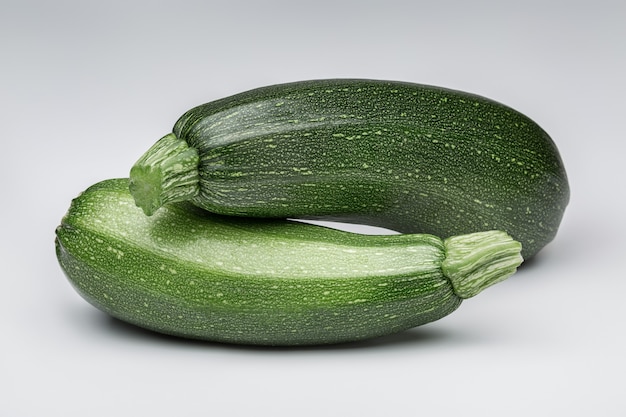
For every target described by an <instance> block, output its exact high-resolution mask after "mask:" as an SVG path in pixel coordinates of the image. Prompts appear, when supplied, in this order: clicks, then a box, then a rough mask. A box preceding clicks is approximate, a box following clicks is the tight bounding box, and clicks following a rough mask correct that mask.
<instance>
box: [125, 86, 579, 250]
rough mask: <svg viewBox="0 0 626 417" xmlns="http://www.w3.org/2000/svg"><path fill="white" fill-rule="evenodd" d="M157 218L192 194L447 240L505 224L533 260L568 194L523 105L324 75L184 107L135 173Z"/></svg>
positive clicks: (209, 202) (232, 211)
mask: <svg viewBox="0 0 626 417" xmlns="http://www.w3.org/2000/svg"><path fill="white" fill-rule="evenodd" d="M130 180H131V192H132V194H133V196H134V198H135V200H136V202H137V204H138V205H139V206H140V207H141V208H142V209H143V210H144V211H145V212H146V214H148V215H150V214H152V213H154V212H155V211H156V210H157V209H158V208H159V207H161V206H162V205H163V204H166V203H168V202H174V201H183V200H188V201H191V202H192V203H194V204H196V205H198V206H200V207H203V208H205V209H207V210H209V211H212V212H215V213H218V214H226V215H236V216H253V217H280V218H290V217H291V218H309V219H311V218H313V219H315V218H317V219H327V220H338V221H343V222H356V223H364V224H370V225H374V226H382V227H386V228H390V229H393V230H396V231H398V232H402V233H430V234H434V235H437V236H440V237H442V238H445V237H449V236H454V235H459V234H466V233H471V232H477V231H483V230H492V229H494V230H503V231H506V232H508V233H509V234H510V235H511V236H513V238H515V239H516V240H518V241H520V242H521V243H522V245H523V247H524V249H523V255H524V257H525V258H526V259H528V258H531V257H532V256H533V255H535V254H536V253H537V252H538V251H539V250H540V249H541V248H542V247H544V246H545V245H546V244H547V243H548V242H550V241H551V240H552V239H553V238H554V236H555V234H556V232H557V230H558V227H559V225H560V222H561V219H562V216H563V213H564V210H565V208H566V206H567V203H568V201H569V185H568V180H567V176H566V173H565V169H564V166H563V163H562V161H561V157H560V155H559V152H558V149H557V148H556V146H555V144H554V142H553V141H552V139H551V138H550V137H549V136H548V134H547V133H546V132H545V131H544V130H543V129H541V128H540V127H539V126H538V125H537V124H536V123H534V122H533V121H532V120H530V119H529V118H528V117H526V116H524V115H522V114H520V113H519V112H517V111H515V110H513V109H511V108H509V107H507V106H505V105H502V104H500V103H497V102H495V101H493V100H489V99H486V98H484V97H479V96H476V95H472V94H469V93H464V92H460V91H453V90H448V89H444V88H439V87H432V86H425V85H419V84H410V83H402V82H391V81H375V80H316V81H305V82H297V83H291V84H282V85H275V86H269V87H263V88H259V89H256V90H252V91H248V92H245V93H241V94H237V95H234V96H232V97H227V98H223V99H220V100H216V101H213V102H211V103H207V104H204V105H201V106H198V107H196V108H193V109H191V110H189V111H188V112H186V113H185V114H184V115H183V116H182V117H181V118H180V119H179V120H178V121H177V122H176V124H175V125H174V129H173V133H170V134H168V135H166V136H165V137H164V138H162V139H161V140H160V141H158V142H157V143H156V145H155V146H154V147H152V148H151V149H150V150H149V151H147V153H146V154H145V155H144V156H142V157H141V158H140V159H139V161H138V162H137V163H136V164H135V166H133V168H132V169H131V171H130Z"/></svg>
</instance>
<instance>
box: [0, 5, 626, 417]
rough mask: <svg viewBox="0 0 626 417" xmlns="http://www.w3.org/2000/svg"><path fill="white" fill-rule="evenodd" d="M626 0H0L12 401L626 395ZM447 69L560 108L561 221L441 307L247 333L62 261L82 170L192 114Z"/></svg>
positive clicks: (604, 412) (598, 403) (331, 402)
mask: <svg viewBox="0 0 626 417" xmlns="http://www.w3.org/2000/svg"><path fill="white" fill-rule="evenodd" d="M624 4H625V3H624V2H622V1H613V2H611V1H602V0H595V1H586V2H585V1H550V0H540V1H539V0H528V1H515V2H508V1H499V2H498V1H460V0H459V1H408V0H407V1H394V0H386V1H384V2H383V1H380V2H375V1H367V0H362V1H341V0H336V1H326V0H316V1H309V2H298V1H259V2H252V1H249V2H243V1H233V0H229V1H221V2H218V1H187V0H178V1H158V0H153V1H131V0H124V1H119V0H109V1H97V2H95V1H66V0H60V1H55V2H51V1H44V0H40V1H32V0H19V1H18V0H16V1H13V0H9V1H6V0H1V1H0V51H1V55H0V60H1V62H2V64H1V66H0V74H1V75H2V76H1V77H0V117H1V118H2V123H1V124H0V126H1V128H2V152H1V158H2V163H1V164H0V170H1V174H0V181H2V184H1V190H2V196H3V197H2V204H1V205H0V210H1V216H0V219H1V222H2V228H1V233H0V245H1V246H0V257H1V268H2V277H1V281H0V282H1V290H0V320H1V322H0V329H1V334H2V342H1V343H0V415H1V416H3V417H4V416H6V417H20V416H38V417H40V416H46V417H53V416H64V417H73V416H90V417H99V416H135V415H138V416H151V417H157V416H166V415H167V416H171V415H177V416H200V415H214V416H220V417H226V416H251V415H259V416H265V415H267V416H270V415H271V416H340V415H341V416H404V415H416V416H419V415H429V416H452V415H464V416H474V415H480V416H483V417H484V416H509V417H510V416H524V417H526V416H531V415H532V416H554V415H559V416H568V417H572V416H590V415H594V416H603V417H607V416H618V415H621V416H623V415H626V405H625V400H624V398H623V397H622V395H623V391H624V379H623V375H624V374H626V359H625V357H624V351H625V349H626V337H625V335H624V317H625V316H626V303H625V302H624V297H625V294H626V273H625V271H624V269H625V268H624V267H623V262H624V259H623V258H624V256H626V244H625V242H624V240H625V239H624V233H626V227H625V224H624V214H623V213H624V203H625V198H624V185H623V182H624V181H623V180H624V156H623V155H624V151H625V150H626V149H625V146H624V142H625V141H624V110H625V106H624V97H626V89H625V82H624V74H626V53H625V51H626V47H625V46H624V40H625V39H626V24H625V22H626V7H625V6H624ZM329 77H365V78H381V79H395V80H404V81H412V82H419V83H427V84H435V85H440V86H446V87H451V88H456V89H461V90H466V91H471V92H474V93H478V94H481V95H485V96H487V97H491V98H493V99H496V100H499V101H501V102H504V103H506V104H508V105H510V106H512V107H514V108H517V109H518V110H520V111H522V112H523V113H525V114H527V115H528V116H530V117H531V118H533V119H534V120H535V121H537V122H538V123H539V124H540V125H542V126H543V127H544V128H545V129H546V130H547V131H548V132H549V133H550V134H551V135H552V137H553V138H554V140H555V141H556V142H557V144H558V146H559V148H560V149H561V152H562V156H563V159H564V161H565V164H566V167H567V169H568V173H569V177H570V181H571V187H572V200H571V204H570V206H569V208H568V210H567V213H566V216H565V219H564V221H563V224H562V228H561V230H560V232H559V235H558V237H557V239H556V240H555V241H554V242H553V243H552V244H550V245H549V246H548V247H547V248H546V249H545V250H544V251H543V252H542V253H541V254H540V255H539V256H538V257H537V258H536V260H535V261H534V262H532V263H531V264H529V265H527V267H525V268H523V269H522V270H521V271H520V272H519V274H517V275H516V276H514V277H512V278H511V279H510V280H508V281H506V282H504V283H501V284H499V285H497V286H495V287H492V288H490V289H489V290H487V291H485V292H484V293H483V294H480V295H479V296H477V297H476V298H474V299H471V300H468V301H467V302H465V303H464V304H463V305H462V306H461V308H460V309H459V310H458V311H456V312H455V313H454V314H452V315H451V316H449V317H447V318H444V319H443V320H441V321H438V322H436V323H433V324H430V325H428V326H424V327H422V328H418V329H414V330H411V331H408V332H405V333H402V334H399V335H396V336H391V337H387V338H383V339H378V340H374V341H371V342H366V343H362V344H358V345H347V346H338V347H327V348H310V349H294V350H291V349H255V348H237V347H232V346H224V345H218V344H209V343H194V342H187V341H182V340H176V339H172V338H165V337H159V336H156V335H153V334H151V333H148V332H145V331H141V330H138V329H136V328H133V327H131V326H127V325H124V324H122V323H120V322H117V321H114V320H111V319H109V318H108V317H107V316H105V315H104V314H102V313H100V312H99V311H97V310H95V309H94V308H92V307H91V306H90V305H88V304H87V303H86V302H84V301H83V300H82V299H81V298H80V297H79V296H78V295H77V294H76V293H75V292H74V291H73V289H72V288H71V287H70V285H69V284H68V282H67V280H66V279H65V277H64V276H63V274H62V272H61V270H60V268H59V267H58V265H57V262H56V259H55V256H54V248H53V239H54V228H55V227H56V225H57V224H58V223H59V221H60V219H61V217H62V216H63V214H64V213H65V211H66V209H67V208H68V206H69V203H70V200H71V199H72V198H73V197H74V196H76V195H77V194H78V193H79V192H80V191H82V190H83V189H85V188H86V187H87V186H89V185H91V184H92V183H94V182H96V181H100V180H102V179H105V178H111V177H122V176H127V173H128V169H129V167H130V166H131V164H132V163H133V162H134V161H135V160H136V159H137V157H138V156H139V155H140V154H141V153H142V152H143V151H144V150H145V149H146V148H147V147H148V146H150V145H151V144H152V143H153V141H155V140H156V139H158V138H159V137H161V136H162V135H163V134H165V133H167V132H168V131H169V130H170V129H171V127H172V125H173V123H174V121H175V120H176V119H177V117H178V116H179V115H181V114H182V112H184V111H185V110H187V109H188V108H190V107H192V106H194V105H197V104H200V103H202V102H206V101H210V100H213V99H217V98H220V97H223V96H226V95H230V94H233V93H236V92H240V91H243V90H246V89H249V88H253V87H258V86H261V85H267V84H273V83H280V82H287V81H295V80H303V79H311V78H329Z"/></svg>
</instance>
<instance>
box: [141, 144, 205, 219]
mask: <svg viewBox="0 0 626 417" xmlns="http://www.w3.org/2000/svg"><path fill="white" fill-rule="evenodd" d="M199 161H200V158H199V156H198V151H196V150H195V149H194V148H191V147H189V145H187V142H185V141H184V140H181V139H178V138H177V137H176V136H175V135H174V134H173V133H170V134H168V135H166V136H164V137H162V138H161V139H159V140H158V141H157V142H156V143H155V144H154V145H153V146H152V147H151V148H150V149H148V151H147V152H146V153H145V154H143V156H142V157H141V158H139V160H138V161H137V162H136V163H135V165H134V166H133V167H132V168H131V170H130V193H131V194H132V196H133V198H134V199H135V204H137V206H138V207H140V208H141V209H142V210H143V212H144V213H145V214H146V215H148V216H151V215H152V214H154V212H156V211H157V210H158V209H159V207H161V206H163V205H164V204H167V203H173V202H176V201H185V200H189V199H191V198H193V197H194V196H196V195H197V194H198V191H199V187H198V178H199V177H198V163H199Z"/></svg>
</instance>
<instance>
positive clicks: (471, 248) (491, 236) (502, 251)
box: [441, 230, 523, 298]
mask: <svg viewBox="0 0 626 417" xmlns="http://www.w3.org/2000/svg"><path fill="white" fill-rule="evenodd" d="M444 247H445V251H446V258H445V259H444V261H443V263H442V265H441V269H442V271H443V273H444V275H445V276H446V277H448V279H449V280H450V282H451V283H452V287H453V288H454V292H455V293H456V294H457V295H458V296H459V297H461V298H470V297H473V296H475V295H476V294H478V293H479V292H481V291H483V290H484V289H485V288H487V287H490V286H492V285H493V284H496V283H498V282H500V281H503V280H505V279H506V278H508V277H509V276H511V275H513V274H514V273H515V271H516V270H517V267H518V266H520V265H521V263H522V262H523V258H522V255H521V250H522V244H521V243H520V242H518V241H516V240H514V239H513V238H512V237H511V236H509V235H508V234H506V233H505V232H502V231H497V230H491V231H487V232H478V233H470V234H466V235H460V236H453V237H449V238H447V239H445V240H444Z"/></svg>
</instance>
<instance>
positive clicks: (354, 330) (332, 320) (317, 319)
mask: <svg viewBox="0 0 626 417" xmlns="http://www.w3.org/2000/svg"><path fill="white" fill-rule="evenodd" d="M56 234H57V240H56V250H57V256H58V259H59V262H60V264H61V266H62V268H63V270H64V271H65V273H66V275H67V277H68V278H69V280H70V282H71V283H72V284H73V286H74V287H75V288H76V290H77V291H78V292H79V293H80V294H81V295H82V296H83V297H84V298H85V299H86V300H88V301H89V302H90V303H92V304H93V305H94V306H96V307H98V308H99V309H101V310H103V311H105V312H107V313H109V314H110V315H112V316H114V317H117V318H119V319H121V320H124V321H127V322H130V323H133V324H136V325H138V326H142V327H145V328H148V329H152V330H155V331H158V332H162V333H166V334H172V335H178V336H184V337H188V338H197V339H206V340H213V341H219V342H230V343H243V344H258V345H306V344H322V343H338V342H345V341H355V340H360V339H365V338H370V337H375V336H381V335H384V334H389V333H394V332H398V331H401V330H405V329H408V328H411V327H414V326H418V325H421V324H424V323H428V322H431V321H434V320H437V319H439V318H441V317H444V316H446V315H447V314H449V313H451V312H452V311H454V310H455V309H456V308H457V307H458V306H459V304H460V303H461V298H460V297H459V296H457V295H456V294H455V292H454V290H453V287H452V285H451V283H450V281H449V280H448V279H447V278H446V277H445V276H444V275H443V273H442V271H441V264H442V260H443V259H444V257H445V254H444V244H443V242H442V240H441V239H439V238H437V237H435V236H430V235H387V236H365V235H357V234H352V233H347V232H342V231H338V230H333V229H328V228H324V227H318V226H313V225H305V224H300V223H295V222H290V221H286V220H271V219H265V220H264V219H244V218H229V217H223V216H219V215H213V214H209V213H207V212H205V211H202V210H200V209H198V208H195V207H193V206H192V205H190V204H185V203H183V205H180V204H179V205H168V206H167V207H164V208H162V209H161V210H159V211H158V212H157V213H156V214H155V215H153V216H151V217H148V216H145V215H144V214H143V212H142V211H141V210H140V209H139V208H137V207H136V206H135V204H134V201H133V198H132V197H131V195H130V193H129V191H128V180H126V179H118V180H107V181H104V182H101V183H98V184H96V185H94V186H92V187H90V188H89V189H88V190H87V191H85V192H84V193H82V194H81V195H80V196H79V197H77V198H76V199H74V200H73V202H72V205H71V207H70V209H69V211H68V213H67V214H66V216H65V217H64V218H63V221H62V223H61V225H60V226H59V227H58V228H57V231H56Z"/></svg>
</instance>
